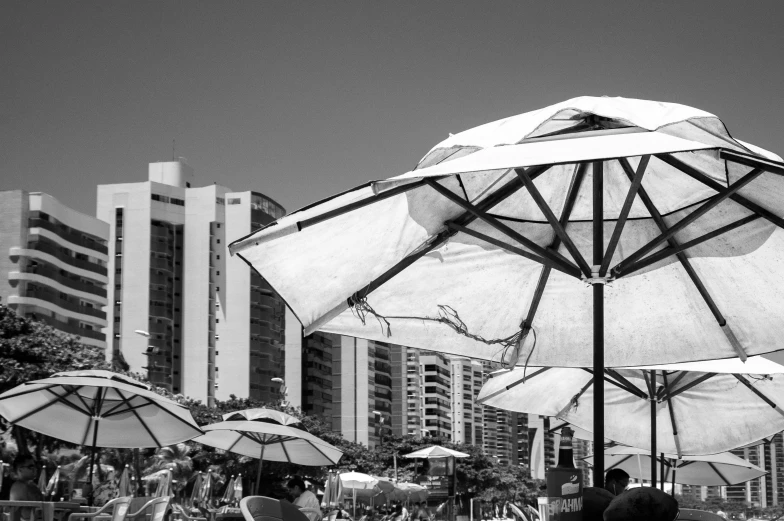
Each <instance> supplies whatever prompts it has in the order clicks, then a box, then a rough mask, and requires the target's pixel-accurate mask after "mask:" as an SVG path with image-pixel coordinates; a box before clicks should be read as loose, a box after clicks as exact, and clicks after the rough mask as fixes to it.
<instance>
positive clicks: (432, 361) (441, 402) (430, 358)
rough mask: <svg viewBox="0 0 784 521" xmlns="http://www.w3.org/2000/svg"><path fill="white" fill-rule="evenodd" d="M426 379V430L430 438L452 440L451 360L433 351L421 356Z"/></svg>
mask: <svg viewBox="0 0 784 521" xmlns="http://www.w3.org/2000/svg"><path fill="white" fill-rule="evenodd" d="M419 364H420V367H421V368H422V376H423V379H424V392H423V397H424V418H425V427H424V428H425V429H427V430H428V431H429V433H430V436H433V437H438V438H445V439H447V440H451V439H452V422H453V418H452V403H451V400H452V369H451V362H450V359H449V358H448V357H447V356H445V355H443V354H441V353H436V352H432V351H422V352H420V354H419Z"/></svg>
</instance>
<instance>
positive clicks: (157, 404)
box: [0, 370, 202, 483]
mask: <svg viewBox="0 0 784 521" xmlns="http://www.w3.org/2000/svg"><path fill="white" fill-rule="evenodd" d="M0 415H2V416H3V417H4V418H5V419H6V420H7V421H8V422H10V423H13V424H17V425H20V426H22V427H25V428H27V429H30V430H33V431H36V432H41V433H43V434H46V435H47V436H51V437H53V438H57V439H61V440H64V441H67V442H70V443H75V444H79V445H86V446H89V447H91V449H92V457H91V460H90V479H89V480H90V483H92V477H93V467H94V464H95V449H96V447H115V448H131V447H133V448H145V447H158V448H160V447H165V446H167V445H172V444H175V443H179V442H182V441H185V440H189V439H191V438H193V437H194V436H197V435H199V434H201V433H202V431H201V429H199V427H198V425H197V424H196V421H195V420H194V419H193V417H192V416H191V413H190V410H189V409H188V408H187V407H183V406H182V405H180V404H178V403H177V402H174V401H172V400H169V399H167V398H164V397H163V396H160V395H158V394H155V393H154V392H152V391H151V390H150V387H149V386H148V385H145V384H142V383H141V382H137V381H136V380H134V379H132V378H128V377H127V376H123V375H120V374H117V373H112V372H110V371H100V370H89V371H68V372H63V373H56V374H54V375H52V376H50V377H49V378H43V379H41V380H34V381H30V382H26V383H24V384H22V385H19V386H17V387H14V388H13V389H11V390H10V391H6V392H5V393H3V394H2V395H0Z"/></svg>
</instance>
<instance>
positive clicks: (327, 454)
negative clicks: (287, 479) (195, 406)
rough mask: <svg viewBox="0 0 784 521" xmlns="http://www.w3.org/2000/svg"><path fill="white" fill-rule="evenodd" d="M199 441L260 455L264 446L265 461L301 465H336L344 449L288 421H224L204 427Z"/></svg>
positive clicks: (242, 452) (252, 455)
mask: <svg viewBox="0 0 784 521" xmlns="http://www.w3.org/2000/svg"><path fill="white" fill-rule="evenodd" d="M202 429H204V434H203V435H202V436H197V437H196V438H193V441H195V442H197V443H203V444H204V445H209V446H210V447H216V448H218V449H223V450H227V451H229V452H234V453H237V454H242V455H243V456H248V457H251V458H258V457H259V456H260V455H261V450H262V447H264V457H263V458H264V460H265V461H282V462H288V463H295V464H297V465H308V466H321V465H334V464H335V463H337V462H338V460H339V459H340V457H341V456H342V455H343V453H342V452H341V451H340V450H339V449H338V448H336V447H334V446H332V445H330V444H329V443H327V442H326V441H324V440H322V439H320V438H317V437H316V436H313V435H312V434H310V433H308V432H306V431H303V430H300V429H296V428H292V427H289V426H286V425H276V424H273V423H264V422H255V421H224V422H219V423H213V424H210V425H205V426H203V427H202Z"/></svg>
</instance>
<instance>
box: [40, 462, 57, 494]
mask: <svg viewBox="0 0 784 521" xmlns="http://www.w3.org/2000/svg"><path fill="white" fill-rule="evenodd" d="M43 474H44V473H43V472H41V475H43ZM59 485H60V465H57V468H56V469H55V470H54V473H52V477H50V478H49V481H47V483H46V490H44V491H43V492H44V498H53V499H54V500H57V498H56V497H55V494H57V487H58V486H59Z"/></svg>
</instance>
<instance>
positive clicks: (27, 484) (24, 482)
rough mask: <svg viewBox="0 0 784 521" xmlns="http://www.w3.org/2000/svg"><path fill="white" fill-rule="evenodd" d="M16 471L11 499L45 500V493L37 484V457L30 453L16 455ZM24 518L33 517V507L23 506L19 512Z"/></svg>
mask: <svg viewBox="0 0 784 521" xmlns="http://www.w3.org/2000/svg"><path fill="white" fill-rule="evenodd" d="M14 472H15V473H16V481H14V484H13V485H11V491H10V492H9V494H8V498H9V499H10V500H11V501H43V500H44V495H43V494H41V491H40V490H39V489H38V487H37V486H36V485H35V478H36V477H37V476H38V466H37V465H36V464H35V459H33V457H32V456H30V455H29V454H25V455H22V454H20V455H19V456H17V457H16V459H15V460H14ZM17 515H20V516H21V518H22V519H33V509H32V508H21V509H19V514H17Z"/></svg>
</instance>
